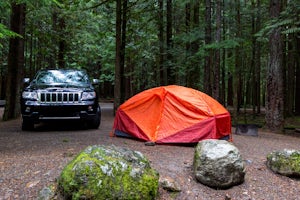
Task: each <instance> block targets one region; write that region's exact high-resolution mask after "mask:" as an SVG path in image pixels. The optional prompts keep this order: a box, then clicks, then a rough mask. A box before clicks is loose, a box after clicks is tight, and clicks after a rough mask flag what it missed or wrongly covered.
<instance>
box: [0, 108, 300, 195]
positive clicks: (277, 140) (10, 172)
mask: <svg viewBox="0 0 300 200" xmlns="http://www.w3.org/2000/svg"><path fill="white" fill-rule="evenodd" d="M101 107H102V114H103V115H102V122H101V126H100V128H99V129H97V130H81V129H79V127H78V126H77V125H76V124H74V123H73V124H72V123H64V124H41V125H39V126H37V127H36V130H35V131H32V132H23V131H21V119H16V120H11V121H8V122H3V121H0V200H10V199H24V200H27V199H36V198H37V196H38V192H39V191H40V190H41V189H42V188H44V187H47V186H49V185H51V184H53V183H55V181H56V178H57V177H58V176H59V174H60V172H61V170H62V169H63V167H64V166H65V165H66V164H67V163H68V162H69V161H70V160H72V159H73V158H74V156H75V155H76V154H77V153H79V152H80V151H81V150H83V149H85V148H86V147H87V146H89V145H100V144H101V145H116V146H122V147H127V148H130V149H133V150H137V151H140V152H142V153H143V154H144V155H145V156H146V157H147V158H148V159H149V160H150V162H151V166H152V167H153V168H155V169H156V170H157V171H158V172H159V173H160V177H161V178H164V177H171V178H173V179H174V180H175V181H176V182H178V183H179V184H180V187H181V189H182V191H181V192H179V193H175V194H174V193H169V192H166V191H164V190H163V189H161V188H160V189H159V193H160V196H159V200H162V199H163V200H169V199H178V200H183V199H187V200H189V199H191V200H194V199H199V200H224V199H227V200H229V199H231V200H262V199H264V200H271V199H272V200H277V199H280V200H298V199H299V200H300V196H299V194H300V180H299V179H292V178H288V177H285V176H281V175H278V174H274V173H273V172H272V171H270V170H269V169H268V168H267V167H266V155H267V154H268V153H270V152H272V151H274V150H281V149H299V148H300V137H299V136H298V135H297V134H300V133H294V134H289V135H281V134H274V133H270V132H265V131H263V130H261V129H259V132H258V136H257V137H253V136H245V135H236V134H233V144H234V145H235V146H236V147H237V148H238V149H239V151H240V153H241V155H242V157H243V159H244V160H245V163H246V176H245V182H244V183H242V184H241V185H238V186H235V187H232V188H230V189H226V190H216V189H212V188H210V187H207V186H204V185H202V184H200V183H198V182H197V181H196V180H195V178H194V176H193V170H192V163H193V154H194V147H193V146H175V145H155V146H145V144H144V143H143V142H140V141H136V140H131V139H126V138H119V137H110V136H109V134H110V132H111V130H112V125H113V120H114V118H113V115H112V104H109V103H102V104H101ZM2 113H3V108H0V116H2ZM232 132H233V133H234V129H233V131H232Z"/></svg>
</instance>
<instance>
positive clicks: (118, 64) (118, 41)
mask: <svg viewBox="0 0 300 200" xmlns="http://www.w3.org/2000/svg"><path fill="white" fill-rule="evenodd" d="M121 23H122V0H117V4H116V66H115V87H114V114H115V113H116V111H117V109H118V107H119V106H120V105H121V76H122V74H121V68H122V66H121V57H122V55H121V46H122V26H121Z"/></svg>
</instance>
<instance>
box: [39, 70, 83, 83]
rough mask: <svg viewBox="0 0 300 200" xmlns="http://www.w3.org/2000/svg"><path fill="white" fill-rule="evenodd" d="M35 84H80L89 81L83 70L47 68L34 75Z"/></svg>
mask: <svg viewBox="0 0 300 200" xmlns="http://www.w3.org/2000/svg"><path fill="white" fill-rule="evenodd" d="M35 80H36V81H35V83H36V84H70V85H81V84H87V83H89V79H88V76H87V74H86V73H85V72H84V71H76V70H47V71H41V72H40V73H38V74H37V75H36V78H35Z"/></svg>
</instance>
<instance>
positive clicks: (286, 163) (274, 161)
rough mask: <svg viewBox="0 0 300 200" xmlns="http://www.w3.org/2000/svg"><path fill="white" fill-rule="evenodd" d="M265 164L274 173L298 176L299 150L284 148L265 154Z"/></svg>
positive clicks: (299, 168) (299, 174)
mask: <svg viewBox="0 0 300 200" xmlns="http://www.w3.org/2000/svg"><path fill="white" fill-rule="evenodd" d="M267 166H268V167H269V168H270V169H271V170H272V171H274V172H275V173H278V174H281V175H284V176H289V177H300V151H297V150H289V149H284V150H281V151H274V152H272V153H269V154H268V155H267Z"/></svg>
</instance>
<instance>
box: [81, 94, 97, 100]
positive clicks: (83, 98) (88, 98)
mask: <svg viewBox="0 0 300 200" xmlns="http://www.w3.org/2000/svg"><path fill="white" fill-rule="evenodd" d="M95 98H96V92H83V93H82V96H81V100H83V101H84V100H92V99H95Z"/></svg>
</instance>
